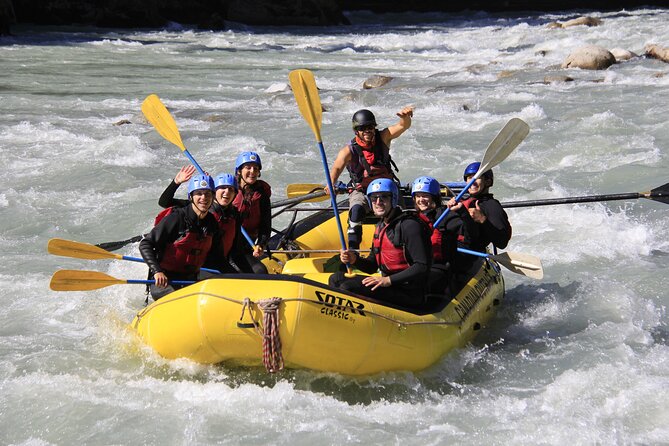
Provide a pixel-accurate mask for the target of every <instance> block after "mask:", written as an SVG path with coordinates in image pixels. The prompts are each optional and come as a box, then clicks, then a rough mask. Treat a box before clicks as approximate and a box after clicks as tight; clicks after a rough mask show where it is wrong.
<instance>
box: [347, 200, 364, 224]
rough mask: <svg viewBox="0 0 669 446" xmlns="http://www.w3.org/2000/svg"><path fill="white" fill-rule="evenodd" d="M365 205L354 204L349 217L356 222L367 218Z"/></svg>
mask: <svg viewBox="0 0 669 446" xmlns="http://www.w3.org/2000/svg"><path fill="white" fill-rule="evenodd" d="M366 213H367V212H366V211H365V207H364V206H362V205H359V204H354V205H353V206H351V209H350V210H349V214H348V219H349V220H350V221H352V222H355V223H361V222H362V220H363V219H364V218H365V214H366Z"/></svg>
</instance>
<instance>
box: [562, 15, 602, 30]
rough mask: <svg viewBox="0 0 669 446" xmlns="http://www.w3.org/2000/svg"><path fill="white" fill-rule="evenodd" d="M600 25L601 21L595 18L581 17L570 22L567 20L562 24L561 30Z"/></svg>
mask: <svg viewBox="0 0 669 446" xmlns="http://www.w3.org/2000/svg"><path fill="white" fill-rule="evenodd" d="M601 24H602V21H601V19H598V18H596V17H589V16H583V17H578V18H575V19H572V20H567V21H566V22H564V23H563V24H562V27H563V28H570V27H572V26H599V25H601Z"/></svg>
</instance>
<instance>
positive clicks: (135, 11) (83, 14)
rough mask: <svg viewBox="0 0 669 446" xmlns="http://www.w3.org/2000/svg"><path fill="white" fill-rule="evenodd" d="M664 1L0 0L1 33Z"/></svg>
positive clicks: (305, 21) (326, 21)
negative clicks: (27, 28) (23, 28)
mask: <svg viewBox="0 0 669 446" xmlns="http://www.w3.org/2000/svg"><path fill="white" fill-rule="evenodd" d="M651 5H657V6H666V1H665V0H628V1H621V0H580V1H575V0H563V1H548V0H534V1H530V0H497V1H491V0H470V1H466V2H465V1H462V2H453V1H449V2H444V1H440V0H439V1H438V0H416V1H413V2H410V3H402V2H388V1H379V0H356V1H354V0H190V1H187V2H186V1H183V0H106V1H104V2H100V1H99V0H0V35H3V34H5V35H6V34H9V33H10V27H11V25H13V24H16V23H34V24H40V25H86V26H100V27H115V28H153V27H161V26H165V25H166V24H167V23H169V22H177V23H182V24H188V25H194V26H197V27H198V28H201V29H212V30H220V29H225V28H226V22H227V21H231V22H237V23H243V24H248V25H257V26H263V25H275V26H277V25H278V26H282V25H298V26H324V25H346V24H347V23H348V20H347V18H346V17H345V16H344V15H343V14H342V11H344V10H363V9H364V10H372V11H374V12H378V13H383V12H399V11H407V10H414V11H449V12H457V11H463V10H483V11H496V12H499V11H530V10H534V11H552V10H563V11H564V10H569V9H580V10H584V9H591V10H618V9H623V8H628V9H629V8H635V7H641V6H651Z"/></svg>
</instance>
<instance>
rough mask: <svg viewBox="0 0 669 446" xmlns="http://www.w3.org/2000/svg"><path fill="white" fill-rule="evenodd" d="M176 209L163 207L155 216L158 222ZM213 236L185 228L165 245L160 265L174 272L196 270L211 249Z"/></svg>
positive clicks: (200, 266)
mask: <svg viewBox="0 0 669 446" xmlns="http://www.w3.org/2000/svg"><path fill="white" fill-rule="evenodd" d="M175 209H176V207H175V206H172V207H169V208H167V209H163V210H162V211H160V213H159V214H158V215H157V216H156V218H155V223H156V224H158V223H160V221H161V220H162V219H163V218H165V217H166V216H168V215H170V214H171V213H172V212H173V211H174V210H175ZM212 243H213V238H212V236H211V234H207V235H205V236H204V237H203V236H202V235H201V234H198V233H196V232H191V231H190V230H187V231H186V233H184V234H182V236H181V237H180V238H179V239H178V240H175V241H174V242H172V243H170V244H169V245H167V246H166V247H165V252H163V255H162V258H161V260H160V267H161V268H162V269H164V270H166V271H171V272H175V273H192V272H197V271H199V270H200V268H202V266H203V265H204V262H205V260H206V259H207V254H209V251H210V250H211V245H212Z"/></svg>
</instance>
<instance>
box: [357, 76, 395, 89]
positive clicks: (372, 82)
mask: <svg viewBox="0 0 669 446" xmlns="http://www.w3.org/2000/svg"><path fill="white" fill-rule="evenodd" d="M391 80H393V78H392V77H390V76H372V77H370V78H367V80H366V81H365V82H363V83H362V88H364V89H365V90H370V89H372V88H379V87H383V86H384V85H386V84H387V83H388V82H390V81H391Z"/></svg>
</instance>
